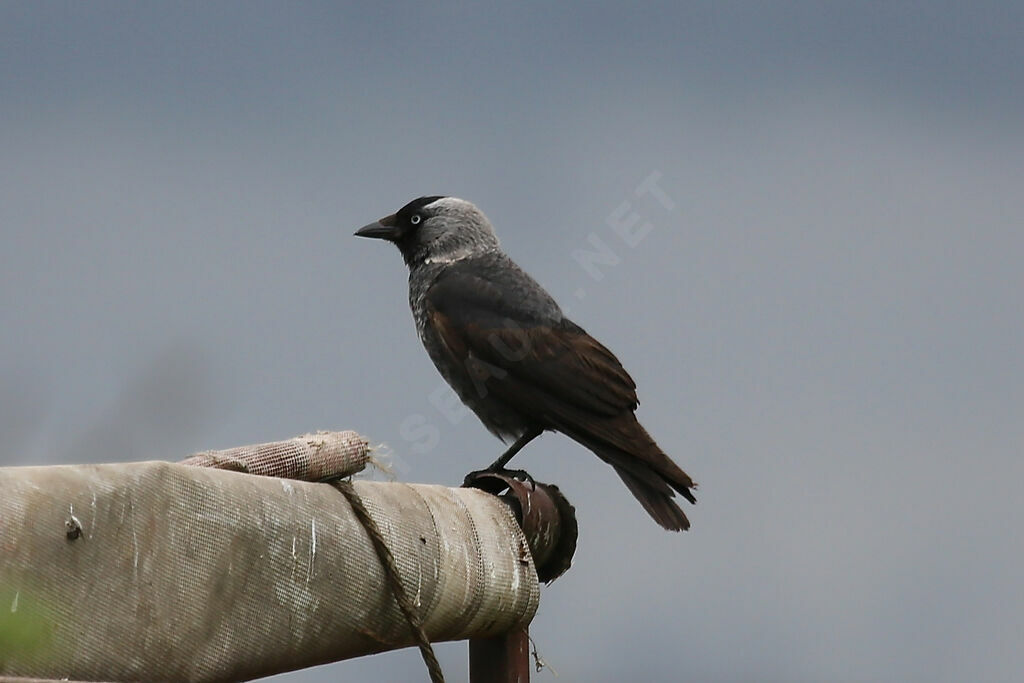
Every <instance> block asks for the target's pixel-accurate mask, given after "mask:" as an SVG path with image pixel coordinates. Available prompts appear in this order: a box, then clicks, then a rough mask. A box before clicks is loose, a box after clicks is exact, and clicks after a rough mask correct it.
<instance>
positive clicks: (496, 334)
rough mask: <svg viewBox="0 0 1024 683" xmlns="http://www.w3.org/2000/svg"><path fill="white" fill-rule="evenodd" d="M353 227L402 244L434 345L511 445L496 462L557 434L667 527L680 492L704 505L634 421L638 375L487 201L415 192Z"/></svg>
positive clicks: (676, 518)
mask: <svg viewBox="0 0 1024 683" xmlns="http://www.w3.org/2000/svg"><path fill="white" fill-rule="evenodd" d="M355 235H356V236H357V237H367V238H374V239H380V240H386V241H388V242H391V243H393V244H394V245H395V246H397V247H398V249H399V251H400V252H401V254H402V257H403V259H404V260H405V263H406V265H407V266H408V268H409V306H410V308H411V309H412V314H413V318H414V320H415V323H416V329H417V332H418V333H419V337H420V340H421V341H422V343H423V346H424V347H425V348H426V351H427V354H428V355H429V356H430V358H431V360H432V361H433V362H434V365H435V366H436V367H437V370H438V371H439V372H440V373H441V375H442V377H444V379H445V380H446V381H447V382H448V384H449V385H451V387H452V389H453V390H454V391H455V393H456V394H457V395H458V397H459V398H460V399H461V400H462V402H463V403H464V404H466V406H468V407H469V408H470V410H472V411H473V412H474V413H475V414H476V415H477V417H478V418H479V419H480V421H481V422H482V423H483V424H484V426H485V427H486V428H487V429H488V430H489V431H490V432H492V433H493V434H494V435H495V436H497V437H498V438H500V439H502V440H503V441H504V442H505V443H511V445H510V446H509V448H508V449H507V450H506V451H505V452H504V453H503V454H502V455H501V457H499V458H498V459H497V460H495V461H494V463H492V464H491V466H490V467H488V468H487V469H488V470H490V471H500V470H503V469H504V468H505V466H506V465H507V464H508V462H509V460H511V459H512V457H513V456H514V455H516V453H518V452H519V451H520V450H521V449H522V448H523V447H524V446H526V445H527V444H528V443H529V442H531V441H532V440H533V439H535V438H537V437H538V436H539V435H540V434H542V433H543V432H545V431H555V432H560V433H562V434H564V435H566V436H568V437H569V438H571V439H573V440H574V441H576V442H578V443H580V444H581V445H583V446H584V447H586V448H588V449H590V450H591V451H593V452H594V453H595V454H596V455H597V457H599V458H600V459H601V460H603V461H604V462H606V463H608V464H609V465H611V466H612V467H613V468H614V469H615V472H616V473H617V474H618V475H619V477H620V478H621V479H622V481H623V482H624V483H625V484H626V487H627V488H628V489H629V491H630V492H631V493H632V494H633V496H634V497H635V498H636V499H637V500H638V501H639V502H640V504H641V505H642V506H643V508H644V510H646V511H647V513H648V514H649V515H650V516H651V517H652V518H653V519H654V520H655V521H656V522H657V523H658V524H660V525H661V526H662V527H664V528H665V529H668V530H671V531H682V530H685V529H688V528H689V527H690V522H689V520H688V519H687V517H686V514H685V513H684V512H683V510H682V509H681V508H680V507H679V505H678V504H677V503H676V500H675V495H676V494H677V493H678V494H679V495H681V496H682V497H683V498H685V499H686V500H688V501H689V502H690V503H696V499H695V498H694V495H693V489H694V488H696V484H694V482H693V480H692V479H691V478H690V476H689V475H688V474H686V472H684V471H683V470H682V469H681V468H680V467H679V466H678V465H676V463H675V462H673V461H672V459H671V458H669V456H668V455H666V454H665V452H664V451H662V449H661V448H660V447H659V446H658V444H657V443H656V442H655V441H654V439H653V438H652V437H651V436H650V435H649V434H648V433H647V430H646V429H644V428H643V426H641V424H640V422H639V421H638V420H637V418H636V414H635V411H636V409H637V405H638V400H637V394H636V383H635V382H634V381H633V378H632V377H630V375H629V373H627V372H626V370H625V369H624V368H623V367H622V364H621V363H620V362H619V360H618V358H616V357H615V354H613V353H612V352H611V351H609V350H608V349H607V348H606V347H605V346H604V345H603V344H601V343H600V342H599V341H597V340H596V339H594V338H593V337H592V336H590V335H589V334H587V332H586V331H585V330H584V329H583V328H582V327H580V326H579V325H577V324H576V323H574V322H573V321H572V320H570V319H569V318H567V317H566V316H565V315H564V314H563V312H562V309H561V308H560V307H559V305H558V304H557V303H556V302H555V300H554V299H553V298H552V297H551V295H550V294H548V293H547V291H545V290H544V288H543V287H542V286H541V285H540V284H538V283H537V281H536V280H534V279H533V278H532V277H530V276H529V275H528V274H527V273H526V272H525V271H524V270H523V269H522V268H520V267H519V266H518V265H517V264H516V263H515V262H514V261H513V260H512V259H511V258H509V257H508V256H507V255H506V254H505V252H504V251H503V250H502V248H501V245H500V244H499V242H498V237H497V234H496V233H495V230H494V227H493V226H492V225H491V222H490V221H489V220H488V219H487V217H486V216H485V215H484V213H483V212H482V211H481V210H480V209H478V208H477V207H476V206H475V205H474V204H472V203H471V202H469V201H466V200H464V199H459V198H457V197H450V196H444V195H432V196H424V197H419V198H417V199H414V200H412V201H410V202H409V203H408V204H406V205H405V206H403V207H402V208H401V209H399V210H398V211H397V212H395V213H393V214H390V215H388V216H385V217H384V218H381V219H380V220H377V221H374V222H372V223H370V224H368V225H365V226H363V227H362V228H360V229H359V230H358V231H356V233H355Z"/></svg>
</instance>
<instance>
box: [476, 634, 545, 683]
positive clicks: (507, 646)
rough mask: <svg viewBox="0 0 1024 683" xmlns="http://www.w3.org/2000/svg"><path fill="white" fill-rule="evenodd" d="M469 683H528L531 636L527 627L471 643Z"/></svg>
mask: <svg viewBox="0 0 1024 683" xmlns="http://www.w3.org/2000/svg"><path fill="white" fill-rule="evenodd" d="M469 680H470V683H529V681H530V635H529V631H528V630H527V627H525V626H524V627H522V628H520V629H515V630H512V631H509V632H508V633H505V634H504V635H500V636H497V637H495V638H470V639H469Z"/></svg>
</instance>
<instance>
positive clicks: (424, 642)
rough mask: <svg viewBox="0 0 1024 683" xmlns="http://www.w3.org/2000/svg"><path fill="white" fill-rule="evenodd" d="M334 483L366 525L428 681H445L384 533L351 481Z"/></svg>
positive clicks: (441, 682)
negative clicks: (407, 625)
mask: <svg viewBox="0 0 1024 683" xmlns="http://www.w3.org/2000/svg"><path fill="white" fill-rule="evenodd" d="M334 485H335V486H336V487H337V489H338V490H339V491H341V492H342V493H343V494H344V496H345V499H346V500H348V503H349V505H351V506H352V510H353V511H354V512H355V513H356V517H357V518H358V519H359V522H360V523H361V524H362V525H363V527H364V528H365V529H366V533H367V534H369V536H370V540H371V541H372V542H373V547H374V549H375V550H376V551H377V557H379V558H380V561H381V564H383V565H384V573H385V574H387V578H388V585H389V586H391V592H392V593H394V595H395V601H396V602H397V603H398V607H399V609H401V610H402V614H404V615H405V619H406V621H408V622H409V628H410V629H411V630H412V634H413V636H414V637H415V638H416V644H417V645H419V648H420V654H421V655H422V656H423V662H424V664H426V665H427V672H428V673H430V680H431V682H432V683H444V673H443V672H442V671H441V665H440V664H439V663H438V661H437V657H436V656H435V655H434V648H433V647H431V646H430V641H429V640H428V639H427V634H426V633H425V632H424V631H423V624H422V623H421V622H420V617H419V615H418V614H417V613H416V606H415V605H414V604H413V602H412V600H410V599H409V595H408V594H407V593H406V592H405V587H404V586H402V581H401V579H400V578H399V576H398V566H397V565H396V564H395V557H394V555H392V554H391V550H390V549H389V548H388V546H387V543H385V542H384V536H383V535H382V534H381V532H380V529H379V528H378V527H377V523H376V522H375V521H373V517H371V516H370V511H369V510H367V509H366V506H365V505H363V499H362V498H360V497H359V494H358V493H356V490H355V487H353V486H352V482H350V481H337V482H334Z"/></svg>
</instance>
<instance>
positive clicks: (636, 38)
mask: <svg viewBox="0 0 1024 683" xmlns="http://www.w3.org/2000/svg"><path fill="white" fill-rule="evenodd" d="M680 5H681V3H664V4H660V5H659V4H652V5H645V6H643V7H629V8H627V7H621V6H618V5H617V4H588V5H569V4H563V5H559V7H558V8H551V7H548V6H547V5H546V4H544V3H532V4H529V5H518V6H516V7H511V6H509V7H479V8H468V7H463V6H461V5H460V4H457V3H452V4H445V5H441V6H432V7H427V6H420V5H418V4H414V3H409V4H406V5H393V6H384V5H380V6H377V5H375V6H373V7H363V6H353V7H347V6H345V5H339V4H336V3H290V4H284V3H238V4H232V3H216V4H210V3H191V4H175V5H174V6H161V7H149V6H142V5H136V4H111V3H105V4H103V3H100V4H88V5H86V4H78V3H23V4H14V3H7V4H4V5H3V6H2V7H0V150H2V153H0V329H2V330H4V332H3V334H2V335H0V434H2V435H3V437H4V444H5V446H4V448H3V449H2V450H0V463H2V464H26V463H57V462H86V461H108V460H131V459H147V458H154V457H158V458H176V457H180V456H183V455H185V454H187V453H189V452H192V451H196V450H201V449H206V448H216V447H227V446H233V445H240V444H244V443H251V442H257V441H261V440H267V439H274V438H283V437H289V436H293V435H296V434H299V433H302V432H305V431H308V430H312V429H327V428H353V429H358V430H360V431H361V432H363V433H365V434H367V435H369V436H370V437H371V438H373V439H375V440H377V441H380V442H383V443H386V444H387V445H388V446H389V447H390V448H391V450H392V451H393V452H394V457H395V460H396V463H397V466H398V468H399V472H400V476H401V477H402V478H403V479H405V480H408V481H422V482H437V483H448V484H456V483H458V482H460V481H461V479H462V475H463V474H464V473H465V472H466V471H468V470H470V469H475V468H477V467H480V466H482V465H484V464H486V463H488V462H490V461H491V460H493V458H494V457H495V456H496V455H497V454H498V453H499V452H500V448H501V446H500V444H499V443H498V442H497V441H495V440H494V439H493V438H492V437H491V436H490V435H489V434H487V433H486V432H485V431H484V429H483V428H482V427H481V426H479V424H478V423H477V422H476V421H475V419H474V418H472V417H468V418H466V419H464V420H462V421H460V422H459V423H458V424H451V423H450V422H449V421H448V420H447V419H446V418H445V417H444V415H443V414H442V413H441V412H440V411H439V410H438V408H437V406H436V405H435V404H434V402H432V400H431V398H430V396H431V394H432V392H434V391H435V390H436V389H437V387H438V386H439V383H440V378H439V377H438V376H437V375H436V373H435V371H434V369H433V367H432V365H431V363H430V362H429V360H428V359H427V357H426V354H425V353H424V352H423V351H422V349H421V348H420V345H419V342H418V340H417V339H416V336H415V332H414V329H413V324H412V321H411V319H410V316H409V313H408V310H407V304H406V301H405V286H406V285H405V269H404V266H403V265H402V263H401V259H400V257H399V256H398V254H397V253H395V252H394V250H393V249H388V248H386V246H385V245H381V244H374V243H366V242H363V241H358V240H356V239H355V238H352V237H351V233H352V231H353V230H355V229H356V228H358V227H359V226H361V225H363V224H364V223H366V222H368V221H370V220H372V219H375V218H378V217H380V216H381V215H384V214H385V213H389V212H391V211H393V210H394V209H396V208H398V207H399V206H401V205H402V204H404V203H405V202H406V201H407V200H409V199H411V198H413V197H415V196H418V195H422V194H443V193H448V194H454V195H457V196H462V197H464V198H467V199H470V200H471V201H474V202H475V203H477V204H478V205H479V206H480V207H481V208H482V209H483V210H484V211H485V212H486V213H487V214H488V215H489V216H490V217H491V219H492V221H493V222H494V223H495V226H496V228H497V230H498V234H499V236H500V237H501V239H502V241H503V243H504V245H505V247H506V249H507V250H508V251H509V253H510V254H511V255H512V256H513V258H516V259H517V260H518V261H519V263H520V264H521V265H523V266H524V267H525V268H526V269H527V270H528V271H530V272H531V273H532V274H533V275H534V276H535V277H537V278H538V279H539V280H540V281H541V282H542V283H544V284H545V285H546V286H547V287H548V288H549V290H550V291H551V292H552V294H553V295H555V297H556V298H557V299H559V300H560V301H561V302H562V304H563V306H564V307H565V308H566V309H567V310H568V311H570V313H571V316H572V317H573V318H574V319H575V320H576V321H577V322H579V323H580V324H581V325H583V326H584V327H586V328H587V329H588V330H589V331H590V332H591V333H593V334H594V335H595V336H596V337H598V338H599V339H601V340H602V341H604V342H605V343H606V344H607V345H608V346H609V347H611V348H612V349H613V350H614V351H615V352H616V353H617V354H618V355H619V357H620V358H621V359H622V360H623V362H624V364H625V365H626V367H627V368H628V369H629V370H630V372H631V373H632V374H633V376H634V377H635V379H636V380H637V383H638V385H639V391H640V400H641V407H640V411H639V416H640V418H641V419H642V421H643V422H644V423H645V424H646V425H647V427H648V429H649V430H650V431H651V432H652V434H654V435H655V437H656V438H657V439H658V441H659V442H660V443H661V445H662V446H663V447H664V448H665V449H666V450H667V451H668V452H669V453H671V454H672V455H673V457H674V458H675V459H676V460H677V462H679V463H680V465H682V466H683V467H684V468H685V469H686V470H687V471H688V472H690V473H691V474H692V475H693V476H694V478H695V479H696V480H697V481H698V482H700V484H701V488H700V490H699V491H698V499H699V504H698V506H697V507H696V508H693V509H692V514H690V517H691V519H692V521H693V529H692V531H690V532H688V533H686V534H682V535H670V534H667V533H665V532H663V531H661V530H660V529H659V528H658V527H657V526H656V525H654V524H653V523H651V521H650V520H649V519H648V518H647V517H646V515H645V514H644V513H643V511H642V510H641V509H640V508H639V506H637V505H636V503H635V501H633V499H632V498H631V497H630V496H629V494H628V492H626V491H625V490H624V488H623V487H622V485H621V483H620V482H619V480H618V478H617V477H616V476H615V475H614V473H613V472H612V471H611V470H610V469H609V468H607V467H606V466H604V465H603V464H601V463H600V462H599V461H598V460H597V459H596V458H594V457H593V456H592V455H591V454H589V453H587V452H585V451H583V450H582V449H580V448H579V447H577V446H576V445H574V444H573V443H572V442H570V441H569V440H568V439H566V438H564V437H559V436H556V435H546V436H544V437H543V438H542V439H541V440H540V441H539V442H537V443H535V444H533V445H531V447H530V448H529V449H527V450H526V451H525V452H524V453H523V454H522V455H521V456H519V458H522V460H521V461H519V460H518V459H517V461H516V462H517V464H518V466H520V467H526V468H528V469H529V470H530V471H531V472H532V473H533V474H534V475H535V476H536V477H537V478H538V479H541V480H546V481H553V482H556V483H558V484H559V485H561V486H562V488H563V489H564V490H565V491H566V493H567V494H568V495H569V496H570V498H571V499H572V501H573V502H574V503H575V504H576V507H577V510H578V513H579V516H580V521H581V531H582V535H581V539H580V549H579V552H578V554H577V558H576V563H575V566H574V567H573V569H572V570H571V571H570V572H569V574H567V575H566V576H565V577H564V578H562V579H560V580H559V581H558V582H556V583H555V584H554V585H553V586H551V587H550V588H548V589H546V590H545V591H544V593H543V595H542V603H541V609H540V613H539V614H538V616H537V618H536V620H535V622H534V626H533V629H532V633H533V636H534V638H535V639H536V641H537V646H538V647H539V649H540V651H541V653H542V655H543V656H544V658H545V659H546V660H547V661H548V662H550V663H551V665H552V666H554V668H555V669H556V670H557V671H558V673H559V674H560V680H569V681H584V680H588V681H616V680H627V679H631V680H653V681H671V680H693V681H750V680H757V681H822V680H831V681H876V680H891V681H902V680H928V681H937V680H948V681H962V680H979V681H1010V680H1015V679H1016V678H1017V676H1018V675H1019V672H1020V671H1021V670H1024V655H1022V654H1021V648H1020V645H1021V636H1020V634H1021V633H1024V588H1022V585H1024V584H1022V583H1021V580H1020V577H1021V575H1022V573H1024V551H1022V548H1024V539H1022V537H1021V524H1020V520H1021V514H1020V512H1019V504H1018V500H1019V499H1020V495H1019V492H1018V486H1019V482H1020V481H1022V480H1024V465H1022V459H1021V451H1022V449H1024V419H1022V418H1024V415H1022V406H1024V390H1022V388H1021V387H1022V386H1024V360H1022V353H1021V349H1022V348H1024V310H1022V308H1024V307H1022V299H1021V294H1020V292H1021V279H1022V275H1021V273H1022V268H1021V262H1022V257H1024V229H1022V226H1024V193H1022V192H1021V188H1022V187H1024V125H1022V123H1021V122H1022V121H1024V41H1022V40H1021V36H1022V35H1024V9H1022V7H1021V6H1020V5H1014V4H1000V3H973V4H971V5H969V6H968V5H962V4H960V3H928V4H921V3H893V4H890V5H886V6H879V5H871V6H866V5H857V6H853V5H849V6H844V7H838V6H834V5H833V4H831V3H829V4H827V5H826V3H807V4H799V3H785V4H782V3H778V4H766V3H762V4H760V5H759V6H758V7H759V9H751V8H750V7H749V4H748V3H703V4H700V5H695V6H692V7H688V8H683V7H681V6H680ZM652 173H656V174H658V175H657V176H656V177H657V178H658V181H657V182H658V183H659V187H661V188H662V189H663V190H664V192H665V193H666V194H667V196H668V197H669V199H670V201H671V206H672V208H670V209H666V207H665V205H663V203H662V202H659V201H657V198H656V197H654V196H653V195H650V194H647V195H644V196H637V194H636V192H635V189H636V188H637V186H638V185H639V184H641V183H642V182H644V180H645V179H647V178H650V177H651V174H652ZM624 202H628V203H629V204H628V206H627V207H626V208H623V206H624V204H623V203H624ZM633 213H635V214H636V215H638V216H639V217H640V220H642V221H644V222H647V223H649V224H650V225H651V228H650V230H649V232H647V233H646V235H645V237H644V238H643V239H642V240H640V241H639V243H638V244H636V245H635V246H629V245H627V244H625V243H624V242H623V241H622V239H621V237H620V236H619V235H618V234H617V233H616V232H615V231H614V229H613V228H612V227H611V225H610V224H609V220H611V221H612V222H614V218H611V219H610V217H614V216H620V217H624V216H629V215H632V214H633ZM594 237H596V238H597V239H599V240H603V242H604V243H605V244H606V245H608V247H609V248H610V249H612V251H613V252H614V255H615V259H617V260H618V262H617V263H616V264H615V265H606V266H602V267H601V269H600V272H601V274H602V277H601V279H599V280H595V279H594V278H593V277H592V275H591V274H590V273H588V271H587V270H586V269H584V268H583V267H582V266H581V265H580V264H579V263H578V262H577V260H575V259H574V258H573V256H572V254H573V252H574V251H577V250H580V249H590V250H592V249H593V248H594V247H593V246H592V240H593V239H594ZM615 259H613V260H615ZM415 415H420V416H422V418H423V419H424V420H426V421H427V422H428V423H429V424H431V425H433V426H435V427H436V428H437V430H438V434H439V436H440V441H439V442H438V444H437V446H436V447H435V448H433V449H432V450H430V451H429V452H426V453H419V452H417V451H416V449H415V448H414V446H415V444H412V443H410V442H408V441H406V440H405V439H403V436H402V430H401V425H402V423H403V421H405V420H407V419H408V418H410V416H415ZM687 512H688V514H689V513H691V510H689V509H688V510H687ZM440 656H441V659H442V663H443V664H444V665H445V667H446V669H447V670H448V674H449V678H450V680H453V681H458V680H462V679H463V678H464V676H465V669H466V666H465V646H464V644H458V645H446V646H442V647H441V648H440ZM421 672H422V663H421V662H420V661H419V658H418V655H417V654H416V653H415V652H414V651H407V652H401V653H391V654H385V655H379V656H375V657H372V658H368V659H366V660H360V661H353V662H345V663H340V664H336V665H331V666H328V667H321V668H318V669H316V670H313V671H309V672H303V673H300V674H292V675H289V676H285V677H282V680H296V681H299V680H303V681H305V680H310V681H313V680H318V681H319V680H324V681H326V680H380V681H389V680H418V679H420V678H422V674H421ZM549 678H550V675H549V674H545V673H541V674H536V675H535V679H536V680H549ZM551 680H554V679H551Z"/></svg>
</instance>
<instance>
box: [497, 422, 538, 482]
mask: <svg viewBox="0 0 1024 683" xmlns="http://www.w3.org/2000/svg"><path fill="white" fill-rule="evenodd" d="M543 431H544V430H543V429H540V428H538V427H529V428H527V430H526V431H525V432H523V435H522V436H520V437H519V438H518V439H516V442H515V443H514V444H512V445H511V446H509V447H508V450H507V451H505V452H504V453H503V454H502V455H501V457H500V458H498V459H497V460H495V461H494V462H492V463H491V464H490V466H489V467H488V468H487V470H488V471H489V472H499V471H501V470H503V469H505V465H507V464H508V461H509V460H511V459H512V457H513V456H514V455H515V454H516V453H518V452H519V451H521V450H523V446H525V445H526V444H528V443H530V442H531V441H533V440H534V439H536V438H537V437H538V436H540V435H541V433H542V432H543Z"/></svg>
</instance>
